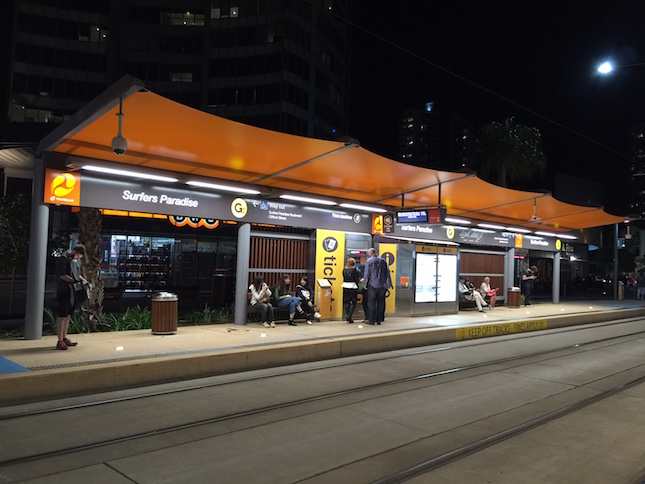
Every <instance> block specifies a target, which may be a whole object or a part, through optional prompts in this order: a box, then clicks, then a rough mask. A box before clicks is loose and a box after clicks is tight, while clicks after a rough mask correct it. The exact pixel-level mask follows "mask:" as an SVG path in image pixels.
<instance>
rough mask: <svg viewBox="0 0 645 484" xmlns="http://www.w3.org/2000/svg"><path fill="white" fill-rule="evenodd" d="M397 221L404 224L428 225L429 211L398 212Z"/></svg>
mask: <svg viewBox="0 0 645 484" xmlns="http://www.w3.org/2000/svg"><path fill="white" fill-rule="evenodd" d="M396 219H397V221H398V222H399V223H400V224H402V223H428V211H427V210H406V211H401V212H396Z"/></svg>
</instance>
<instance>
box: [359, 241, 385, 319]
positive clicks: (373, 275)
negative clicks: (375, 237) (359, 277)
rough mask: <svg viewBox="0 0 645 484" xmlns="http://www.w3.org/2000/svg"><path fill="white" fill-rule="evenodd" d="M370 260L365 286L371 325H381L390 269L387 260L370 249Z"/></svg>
mask: <svg viewBox="0 0 645 484" xmlns="http://www.w3.org/2000/svg"><path fill="white" fill-rule="evenodd" d="M368 254H369V258H368V259H367V262H366V263H365V286H366V287H367V304H368V312H369V317H368V319H369V321H368V323H369V324H374V325H379V324H381V323H382V322H383V314H384V313H385V291H386V290H387V280H388V279H387V278H388V272H389V270H388V267H387V262H386V261H385V259H383V258H381V257H379V256H378V255H376V250H375V249H374V248H370V250H369V251H368Z"/></svg>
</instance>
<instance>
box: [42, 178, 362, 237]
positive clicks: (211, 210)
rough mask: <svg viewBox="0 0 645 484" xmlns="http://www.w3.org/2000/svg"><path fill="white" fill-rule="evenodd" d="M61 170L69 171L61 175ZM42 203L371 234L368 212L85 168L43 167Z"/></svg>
mask: <svg viewBox="0 0 645 484" xmlns="http://www.w3.org/2000/svg"><path fill="white" fill-rule="evenodd" d="M64 174H69V175H71V176H70V177H66V176H63V175H64ZM81 187H82V188H81ZM44 202H45V203H48V204H57V205H74V206H79V207H92V208H104V209H112V210H125V211H130V212H146V213H157V214H164V215H173V216H179V217H192V218H203V219H207V220H208V219H219V220H235V221H239V222H248V223H258V224H267V225H284V226H288V227H302V228H309V229H315V228H327V229H330V230H341V231H344V232H358V233H366V234H368V233H370V230H371V224H372V214H368V213H361V212H354V211H349V210H346V209H343V208H340V209H337V208H334V207H319V206H310V205H306V204H302V205H299V204H295V203H284V202H285V201H284V200H268V199H262V198H254V197H239V196H236V195H234V194H227V193H217V192H208V191H195V190H193V189H189V188H183V187H182V186H181V185H175V184H170V185H162V184H153V183H150V182H148V181H147V180H123V179H116V178H115V179H110V178H108V177H100V176H97V175H95V174H87V173H85V172H83V173H82V176H81V174H80V173H79V172H74V173H69V172H61V171H58V170H47V178H46V186H45V195H44Z"/></svg>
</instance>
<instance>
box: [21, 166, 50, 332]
mask: <svg viewBox="0 0 645 484" xmlns="http://www.w3.org/2000/svg"><path fill="white" fill-rule="evenodd" d="M44 192H45V162H44V160H43V159H42V158H36V159H35V160H34V181H33V187H32V190H31V229H30V234H29V263H28V266H27V307H26V311H25V339H40V338H42V336H43V312H44V310H45V279H46V277H47V234H48V231H49V207H48V206H47V205H45V203H44V202H43V198H44Z"/></svg>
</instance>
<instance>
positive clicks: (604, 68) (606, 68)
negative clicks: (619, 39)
mask: <svg viewBox="0 0 645 484" xmlns="http://www.w3.org/2000/svg"><path fill="white" fill-rule="evenodd" d="M636 66H645V62H638V63H636V64H624V65H620V66H616V67H614V64H612V62H611V61H605V62H603V63H602V64H600V65H599V66H598V68H597V69H596V70H597V71H598V72H599V73H600V74H602V75H607V74H611V73H612V72H613V71H614V70H615V68H618V69H624V68H625V67H636Z"/></svg>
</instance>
